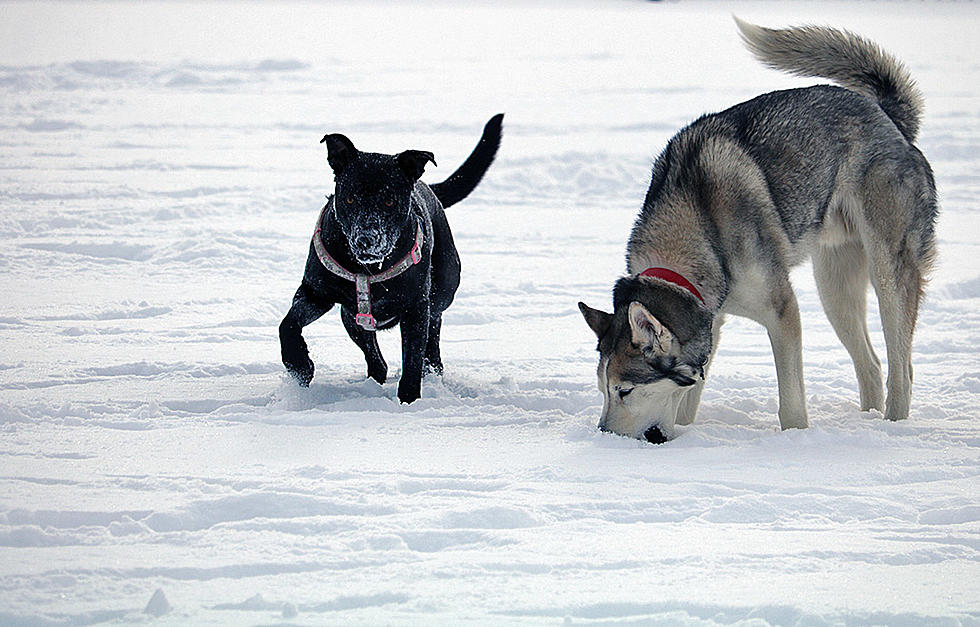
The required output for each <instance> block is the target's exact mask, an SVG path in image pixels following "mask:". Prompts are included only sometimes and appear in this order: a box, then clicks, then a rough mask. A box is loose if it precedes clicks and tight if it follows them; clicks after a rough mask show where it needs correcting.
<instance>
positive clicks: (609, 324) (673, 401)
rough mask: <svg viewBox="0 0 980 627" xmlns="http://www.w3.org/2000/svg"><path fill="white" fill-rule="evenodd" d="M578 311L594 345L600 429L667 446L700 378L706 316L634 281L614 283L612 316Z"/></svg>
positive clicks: (677, 295) (648, 283) (689, 303)
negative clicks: (683, 403)
mask: <svg viewBox="0 0 980 627" xmlns="http://www.w3.org/2000/svg"><path fill="white" fill-rule="evenodd" d="M578 305H579V309H580V310H581V311H582V315H583V316H584V317H585V321H586V323H588V325H589V327H590V328H591V329H592V330H593V331H594V332H595V334H596V336H597V337H598V338H599V346H598V350H599V368H598V373H597V374H598V383H599V390H600V391H601V392H602V395H603V399H604V400H603V404H602V416H601V417H600V418H599V428H600V429H602V430H603V431H612V432H613V433H618V434H620V435H625V436H629V437H632V438H637V439H646V440H647V441H650V442H653V443H655V444H660V443H662V442H665V441H667V440H669V439H670V437H671V436H672V435H673V429H674V421H675V419H676V418H677V408H678V405H679V404H680V402H681V400H682V399H683V397H684V393H685V392H686V391H688V390H689V388H690V386H692V385H694V384H695V383H697V382H698V381H700V380H703V379H704V367H705V364H706V363H707V361H708V357H709V356H710V355H711V323H712V315H711V313H710V312H709V311H708V310H707V309H706V308H705V307H704V306H703V305H702V304H701V303H700V302H699V301H698V300H697V299H696V298H695V297H694V296H693V295H691V294H689V293H687V292H686V291H684V290H681V289H676V288H674V287H673V286H668V285H666V284H663V283H662V282H659V281H655V280H651V279H645V278H636V277H631V278H624V279H620V280H619V282H617V283H616V288H615V290H614V292H613V305H614V312H613V313H611V314H610V313H606V312H604V311H599V310H598V309H592V308H591V307H589V306H587V305H586V304H585V303H579V304H578Z"/></svg>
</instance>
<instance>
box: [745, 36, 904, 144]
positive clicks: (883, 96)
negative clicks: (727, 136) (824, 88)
mask: <svg viewBox="0 0 980 627" xmlns="http://www.w3.org/2000/svg"><path fill="white" fill-rule="evenodd" d="M735 23H736V24H738V29H739V30H740V31H741V34H742V40H743V41H744V42H745V44H746V45H747V46H748V48H749V50H750V51H752V54H754V55H755V56H756V57H757V58H758V59H759V60H760V61H762V63H764V64H765V65H767V66H769V67H771V68H775V69H777V70H783V71H785V72H790V73H791V74H796V75H798V76H818V77H821V78H827V79H830V80H832V81H834V82H836V83H838V84H839V85H841V86H842V87H846V88H848V89H851V90H854V91H856V92H858V93H862V94H864V95H866V96H870V97H872V98H874V99H875V101H876V102H877V103H878V106H880V107H881V108H882V110H883V111H884V112H885V113H886V114H887V115H888V117H889V118H891V120H892V122H894V123H895V126H897V127H898V130H899V131H901V133H902V135H904V136H905V139H907V140H908V141H909V143H912V142H914V141H915V137H916V135H917V134H918V132H919V121H920V119H921V117H922V102H923V99H922V93H921V92H920V91H919V89H918V87H916V85H915V81H914V80H912V76H911V75H910V74H909V71H908V70H907V69H906V68H905V66H904V65H903V64H902V63H901V61H899V60H898V59H896V58H894V57H893V56H891V55H889V54H888V53H886V52H885V51H884V50H882V49H881V48H879V47H878V45H877V44H875V43H874V42H872V41H870V40H868V39H865V38H864V37H861V36H859V35H855V34H854V33H850V32H847V31H843V30H837V29H835V28H827V27H823V26H800V27H796V28H786V29H773V28H765V27H762V26H756V25H755V24H749V23H748V22H743V21H742V20H740V19H738V18H737V17H736V18H735Z"/></svg>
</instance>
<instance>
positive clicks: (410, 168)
mask: <svg viewBox="0 0 980 627" xmlns="http://www.w3.org/2000/svg"><path fill="white" fill-rule="evenodd" d="M396 158H397V159H398V167H400V168H401V169H402V172H404V173H405V176H407V177H408V178H409V179H411V180H412V181H417V180H419V177H421V176H422V172H424V171H425V164H426V163H428V162H429V161H431V162H432V165H434V166H438V165H439V164H438V163H436V158H435V155H433V154H432V153H431V152H428V151H425V150H406V151H405V152H401V153H398V156H397V157H396Z"/></svg>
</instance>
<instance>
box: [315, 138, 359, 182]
mask: <svg viewBox="0 0 980 627" xmlns="http://www.w3.org/2000/svg"><path fill="white" fill-rule="evenodd" d="M320 143H321V144H326V145H327V163H329V164H330V169H331V170H333V173H334V174H340V173H341V172H343V171H344V168H345V167H347V164H348V163H350V162H351V161H353V160H354V157H356V156H357V148H354V143H353V142H352V141H351V140H349V139H347V137H346V136H345V135H339V134H337V133H334V134H332V135H324V136H323V139H321V140H320Z"/></svg>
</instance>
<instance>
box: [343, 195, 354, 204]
mask: <svg viewBox="0 0 980 627" xmlns="http://www.w3.org/2000/svg"><path fill="white" fill-rule="evenodd" d="M345 200H346V201H347V204H348V205H353V204H354V197H353V196H347V198H346V199H345Z"/></svg>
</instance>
